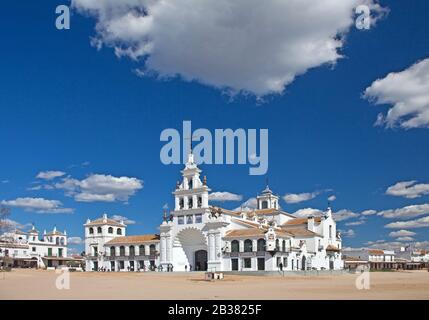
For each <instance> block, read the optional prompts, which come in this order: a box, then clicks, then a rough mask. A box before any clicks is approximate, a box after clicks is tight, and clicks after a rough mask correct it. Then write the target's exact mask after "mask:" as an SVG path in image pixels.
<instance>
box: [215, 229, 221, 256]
mask: <svg viewBox="0 0 429 320" xmlns="http://www.w3.org/2000/svg"><path fill="white" fill-rule="evenodd" d="M220 242H221V241H220V232H217V233H216V234H215V260H221V258H222V254H220V253H221V252H222V250H221V247H220V246H221V243H220Z"/></svg>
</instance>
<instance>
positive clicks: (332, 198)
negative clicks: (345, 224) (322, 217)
mask: <svg viewBox="0 0 429 320" xmlns="http://www.w3.org/2000/svg"><path fill="white" fill-rule="evenodd" d="M335 200H337V197H336V196H335V195H332V196H329V197H328V201H331V202H332V201H335Z"/></svg>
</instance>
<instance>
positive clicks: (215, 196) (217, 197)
mask: <svg viewBox="0 0 429 320" xmlns="http://www.w3.org/2000/svg"><path fill="white" fill-rule="evenodd" d="M209 199H210V200H212V201H241V200H242V199H243V197H242V196H241V195H238V194H235V193H231V192H226V191H225V192H212V193H210V195H209Z"/></svg>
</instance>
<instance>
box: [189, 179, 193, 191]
mask: <svg viewBox="0 0 429 320" xmlns="http://www.w3.org/2000/svg"><path fill="white" fill-rule="evenodd" d="M188 186H189V189H192V188H193V180H192V178H191V179H189V181H188Z"/></svg>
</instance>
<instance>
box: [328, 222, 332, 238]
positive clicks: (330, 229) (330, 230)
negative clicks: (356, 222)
mask: <svg viewBox="0 0 429 320" xmlns="http://www.w3.org/2000/svg"><path fill="white" fill-rule="evenodd" d="M329 238H332V225H330V226H329Z"/></svg>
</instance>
